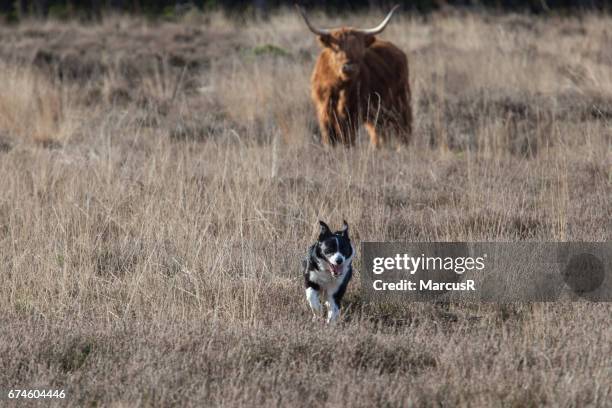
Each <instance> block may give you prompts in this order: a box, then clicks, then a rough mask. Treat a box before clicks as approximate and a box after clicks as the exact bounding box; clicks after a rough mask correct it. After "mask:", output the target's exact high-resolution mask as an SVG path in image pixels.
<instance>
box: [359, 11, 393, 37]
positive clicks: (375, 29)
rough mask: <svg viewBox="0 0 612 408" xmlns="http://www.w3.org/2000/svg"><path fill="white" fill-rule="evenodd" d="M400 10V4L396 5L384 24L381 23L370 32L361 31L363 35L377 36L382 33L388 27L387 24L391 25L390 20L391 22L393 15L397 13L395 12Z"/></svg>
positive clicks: (369, 30)
mask: <svg viewBox="0 0 612 408" xmlns="http://www.w3.org/2000/svg"><path fill="white" fill-rule="evenodd" d="M398 8H399V4H396V5H395V6H394V7H393V8H392V9H391V11H390V12H389V14H387V17H385V19H384V20H383V21H382V23H380V24H379V25H378V26H376V27H374V28H370V29H368V30H360V31H361V32H362V33H364V34H371V35H376V34H378V33H380V32H382V30H384V29H385V27H386V26H387V24H389V20H391V17H392V16H393V13H395V10H397V9H398Z"/></svg>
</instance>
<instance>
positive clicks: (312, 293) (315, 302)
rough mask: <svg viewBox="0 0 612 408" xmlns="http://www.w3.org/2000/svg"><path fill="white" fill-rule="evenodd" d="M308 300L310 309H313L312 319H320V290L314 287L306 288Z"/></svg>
mask: <svg viewBox="0 0 612 408" xmlns="http://www.w3.org/2000/svg"><path fill="white" fill-rule="evenodd" d="M306 300H308V305H309V306H310V310H312V314H313V316H312V320H319V318H320V317H321V302H320V301H319V292H318V291H317V290H315V289H313V288H306Z"/></svg>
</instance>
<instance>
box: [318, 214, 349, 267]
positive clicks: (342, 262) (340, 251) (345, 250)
mask: <svg viewBox="0 0 612 408" xmlns="http://www.w3.org/2000/svg"><path fill="white" fill-rule="evenodd" d="M319 224H320V225H321V231H320V232H319V239H318V240H317V243H316V248H315V250H316V252H317V257H318V258H319V259H321V260H322V261H323V262H322V263H323V266H324V267H325V268H326V269H327V270H329V272H330V273H331V274H332V276H334V277H336V278H338V277H340V276H342V275H343V274H344V273H345V272H346V270H347V269H348V267H349V266H350V264H351V262H352V260H353V255H354V254H355V251H354V249H353V245H352V244H351V240H350V238H349V232H348V224H347V223H346V221H344V224H343V225H342V229H341V230H340V231H336V232H332V231H331V229H330V228H329V227H328V226H327V224H326V223H324V222H323V221H319Z"/></svg>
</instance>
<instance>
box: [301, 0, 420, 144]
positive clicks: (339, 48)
mask: <svg viewBox="0 0 612 408" xmlns="http://www.w3.org/2000/svg"><path fill="white" fill-rule="evenodd" d="M296 7H297V9H298V11H299V12H300V14H301V15H302V17H303V18H304V21H305V22H306V25H307V26H308V28H309V29H310V31H312V32H313V33H315V34H316V35H317V36H318V37H319V42H320V43H321V45H322V46H323V51H321V54H320V55H319V58H318V59H317V63H316V65H315V68H314V72H313V73H312V78H311V95H312V99H313V101H314V104H315V108H316V110H317V116H318V119H319V127H320V130H321V139H322V142H323V143H324V144H331V145H334V144H336V143H337V142H340V143H343V144H344V145H346V146H351V145H353V144H354V143H355V137H356V133H357V129H358V127H359V124H360V123H364V124H365V126H366V130H367V131H368V134H369V135H370V141H371V142H372V145H373V146H375V147H378V146H379V145H381V144H382V143H383V141H384V139H387V138H386V137H385V136H386V134H387V133H395V134H396V135H397V136H398V137H399V138H400V140H401V141H403V142H405V143H408V142H409V141H410V134H411V130H412V110H411V107H410V85H409V83H408V61H407V58H406V54H404V52H403V51H402V50H400V49H399V48H397V47H396V46H395V45H393V44H392V43H390V42H388V41H383V40H380V39H377V38H376V37H375V35H376V34H379V33H380V32H382V31H383V30H384V29H385V27H386V25H387V23H389V20H390V19H391V16H392V15H393V12H395V10H396V9H397V8H398V7H399V6H395V7H393V9H392V10H391V11H390V12H389V14H387V16H386V17H385V19H384V20H383V21H382V23H380V24H379V25H378V26H377V27H374V28H371V29H367V30H358V29H355V28H348V27H342V28H338V29H333V30H325V29H320V28H315V27H314V26H313V25H312V24H311V23H310V21H308V17H306V13H305V12H304V10H303V9H302V8H301V7H299V6H297V5H296ZM380 128H382V132H381V131H379V129H380Z"/></svg>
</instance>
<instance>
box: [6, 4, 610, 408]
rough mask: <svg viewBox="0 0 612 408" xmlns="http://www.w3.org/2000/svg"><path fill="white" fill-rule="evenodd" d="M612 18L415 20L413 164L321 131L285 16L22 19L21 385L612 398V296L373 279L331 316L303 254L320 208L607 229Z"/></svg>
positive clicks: (336, 401)
mask: <svg viewBox="0 0 612 408" xmlns="http://www.w3.org/2000/svg"><path fill="white" fill-rule="evenodd" d="M380 15H382V13H380ZM380 15H379V14H376V13H373V14H371V15H366V14H361V15H350V16H345V18H344V19H343V21H342V22H345V23H349V24H353V25H356V26H361V25H372V24H374V23H375V22H376V21H377V20H378V19H379V18H380ZM313 18H314V19H315V20H316V21H317V22H321V24H323V25H326V26H333V25H338V24H340V22H341V21H340V20H339V19H337V18H328V17H325V16H323V15H315V16H313ZM611 23H612V20H611V19H610V17H607V16H597V15H593V14H587V15H582V16H580V17H576V18H559V17H549V18H536V17H530V16H524V15H506V16H493V15H487V14H472V13H454V12H450V13H444V14H442V13H440V14H435V15H431V16H429V17H427V18H421V17H417V16H408V15H400V16H398V18H397V19H395V20H394V21H393V22H392V23H391V24H390V26H389V27H388V28H387V30H386V31H385V33H384V34H383V35H382V37H383V38H385V39H391V40H393V41H394V42H395V43H397V44H398V45H399V46H400V47H401V48H402V49H404V50H405V51H406V52H407V54H408V57H409V61H410V62H409V64H410V69H411V85H412V88H413V105H414V116H415V134H414V143H413V145H412V146H410V147H408V148H403V149H400V150H399V151H397V150H396V149H394V148H389V149H382V150H379V151H374V150H372V149H370V148H369V147H368V145H367V138H366V137H365V135H363V134H362V135H361V137H360V143H358V146H357V147H356V148H355V149H351V150H345V149H332V150H325V149H323V148H322V147H321V146H320V145H319V144H318V142H317V138H316V132H317V130H316V124H315V122H314V112H313V109H312V107H311V105H310V101H309V96H308V95H309V90H308V86H309V85H308V81H309V75H310V71H311V69H312V66H313V64H314V58H315V56H316V53H317V51H318V48H317V45H316V42H315V39H314V38H313V36H312V35H310V34H309V33H308V32H307V30H306V29H305V28H304V26H303V24H302V23H301V21H300V20H298V18H297V17H296V16H295V15H294V14H293V13H290V12H282V13H280V14H276V15H274V16H272V18H271V19H270V20H269V21H267V22H258V21H250V22H247V23H246V24H245V23H235V22H232V21H231V20H227V19H226V18H224V17H222V16H221V15H220V14H207V15H199V14H197V15H189V16H186V17H185V18H184V20H183V21H180V22H177V23H164V24H154V23H151V22H146V21H144V20H139V19H136V18H127V17H121V16H107V17H106V18H105V19H103V21H102V22H100V23H96V24H93V23H89V24H86V25H84V24H80V23H61V24H60V23H58V22H54V21H51V20H49V21H29V22H24V23H22V24H20V25H18V26H10V27H9V26H3V27H0V40H1V41H0V64H1V67H0V275H1V276H2V278H3V279H2V285H0V311H1V312H2V313H1V316H2V317H1V318H0V319H1V325H0V327H1V329H0V356H1V357H0V387H2V388H3V389H8V388H29V389H40V388H45V389H49V388H51V389H65V390H66V394H67V399H66V400H65V401H62V402H61V404H62V405H64V404H66V403H67V404H68V405H71V406H82V405H102V406H133V405H145V406H149V405H179V406H202V405H220V406H253V405H262V406H263V405H265V406H288V405H292V406H309V407H310V406H320V405H329V406H368V407H370V406H379V405H382V406H413V405H414V406H416V405H418V406H456V405H458V406H462V405H463V406H467V405H474V406H511V407H522V406H538V405H550V406H585V405H591V406H606V405H608V406H609V403H610V400H611V396H612V395H611V394H612V380H611V378H612V375H611V374H612V372H611V370H612V345H611V344H612V342H611V341H610V340H611V339H612V328H611V325H610V323H611V317H610V316H611V314H610V313H611V312H612V309H611V307H610V305H608V304H592V303H587V302H575V303H557V304H531V305H529V304H523V305H519V304H513V305H495V304H451V305H435V304H408V305H405V307H381V306H374V305H371V304H367V303H366V302H364V301H363V299H362V296H361V294H360V293H359V274H358V273H357V277H356V279H355V282H354V283H353V284H352V286H351V288H350V290H349V293H348V299H347V310H346V313H345V315H344V320H343V322H342V323H341V324H340V325H339V327H336V328H328V327H324V326H322V325H318V324H313V323H311V322H310V317H309V312H308V310H307V306H306V303H305V301H304V299H303V291H302V287H301V278H300V271H299V261H300V259H301V257H302V255H303V253H304V251H305V250H306V248H307V246H308V245H309V244H310V243H311V242H312V241H313V240H314V238H315V236H316V233H317V220H318V219H324V220H327V221H328V222H329V223H330V224H332V225H334V226H339V224H340V223H341V220H342V219H343V218H345V219H347V220H348V222H349V224H350V225H351V234H352V237H353V240H354V241H355V242H356V243H359V242H360V241H361V240H371V241H374V240H381V241H382V240H414V241H463V240H467V241H470V240H473V241H477V240H481V241H515V240H534V241H536V240H537V241H545V240H549V241H555V240H585V241H610V240H611V238H612V228H611V221H610V220H611V219H612V207H611V206H610V202H611V198H612V167H611V166H612V161H611V160H612V153H611V142H612V129H611V127H610V120H611V118H612V69H611V65H612V49H611V48H610V46H609V45H610V39H611V38H610V37H611V36H612V32H611V31H610V28H609V27H610V24H611ZM355 266H356V270H357V271H359V269H360V261H359V260H357V262H356V265H355ZM508 273H512V271H508ZM3 403H4V402H3ZM56 403H58V404H60V403H59V402H56ZM48 404H49V401H45V402H42V403H41V405H48Z"/></svg>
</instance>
